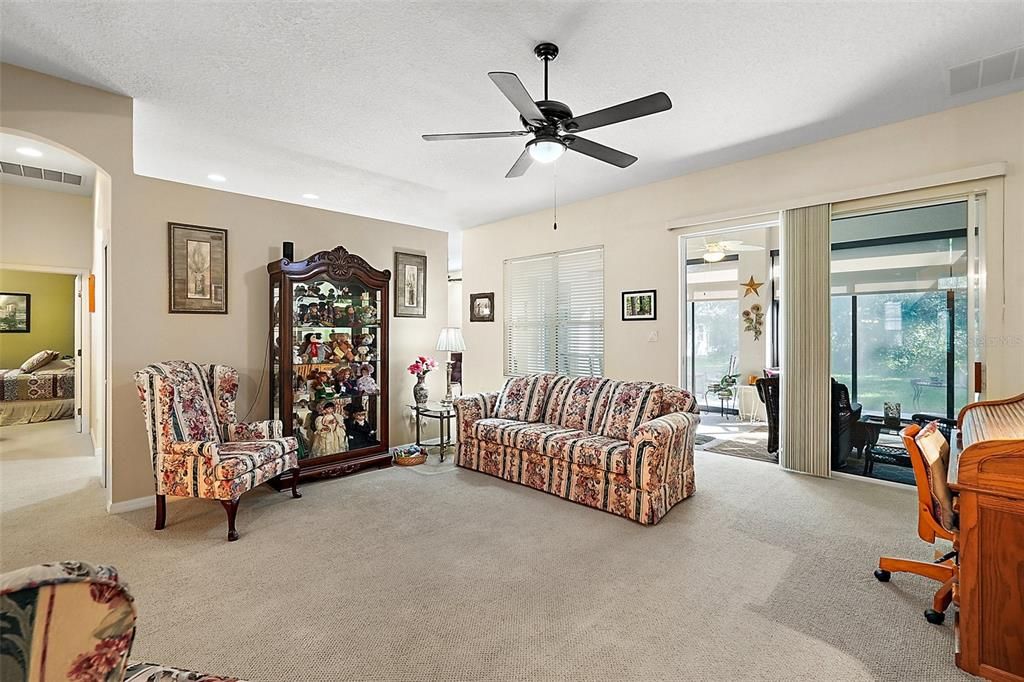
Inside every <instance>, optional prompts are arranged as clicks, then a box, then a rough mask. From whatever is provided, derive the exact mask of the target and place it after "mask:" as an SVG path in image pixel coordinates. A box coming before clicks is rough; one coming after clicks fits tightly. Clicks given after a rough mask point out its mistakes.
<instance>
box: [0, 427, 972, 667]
mask: <svg viewBox="0 0 1024 682" xmlns="http://www.w3.org/2000/svg"><path fill="white" fill-rule="evenodd" d="M4 431H6V430H4ZM9 434H10V432H7V433H3V434H0V437H3V438H5V441H4V442H3V445H4V447H5V452H4V455H3V457H2V460H0V462H2V465H3V471H2V472H0V473H2V474H3V477H2V484H0V485H2V489H0V492H2V494H3V515H2V517H0V524H2V525H0V533H2V535H0V543H2V554H0V568H2V569H3V570H9V569H12V568H15V567H20V566H24V565H27V564H31V563H36V562H41V561H48V560H55V559H82V560H86V561H91V562H103V563H110V564H113V565H115V566H117V567H118V568H119V569H120V571H121V573H122V575H123V577H124V578H125V580H126V581H128V583H129V584H130V585H131V587H132V591H133V593H134V594H135V596H136V599H137V601H138V606H139V611H140V619H139V631H138V636H137V637H136V643H135V648H134V651H133V658H136V659H139V658H141V659H150V660H155V661H160V662H164V663H170V664H175V665H180V666H184V667H189V668H193V669H199V670H205V671H209V672H220V673H224V674H234V675H239V676H244V677H247V678H250V679H253V680H264V681H267V682H271V681H279V680H280V681H293V680H331V681H334V680H396V681H413V680H416V681H418V680H573V681H576V680H616V681H618V680H870V679H884V680H928V681H929V682H935V681H938V680H957V679H966V676H964V675H963V674H962V673H960V672H959V671H958V670H957V669H956V668H955V667H954V665H953V655H952V649H953V637H952V627H951V622H952V618H949V619H948V621H947V624H946V625H944V626H933V625H929V624H928V623H926V622H925V621H924V618H923V617H922V616H921V612H922V611H923V610H924V609H925V608H926V606H927V605H928V600H929V599H930V593H931V590H932V589H933V588H934V586H933V585H932V584H930V583H929V582H928V581H926V580H924V579H922V578H916V577H912V576H894V578H893V581H892V582H891V583H889V584H887V585H883V584H880V583H878V582H876V581H875V579H874V578H873V577H872V576H871V571H872V569H873V568H874V564H875V561H876V559H877V557H878V555H879V553H892V554H896V555H902V556H910V557H918V558H928V557H929V556H930V549H929V548H928V547H926V546H925V545H924V544H923V543H921V542H920V541H918V540H917V539H916V536H915V532H914V528H915V524H914V498H913V496H912V493H911V491H909V490H898V489H893V488H889V487H883V486H879V485H872V484H869V483H861V482H857V481H850V480H832V481H828V480H821V479H814V478H809V477H805V476H797V475H790V474H785V473H782V472H781V471H779V470H778V469H777V468H776V467H775V466H773V465H770V464H766V463H762V462H756V461H751V460H744V459H740V458H735V457H721V456H716V455H711V454H705V453H698V455H697V464H696V466H697V486H698V492H697V494H696V496H695V497H693V498H691V499H689V500H687V501H685V502H683V503H682V504H681V505H680V506H678V507H676V508H675V509H673V510H672V511H671V512H670V513H669V515H668V516H667V517H666V519H665V520H664V521H662V523H661V524H659V525H658V526H655V527H653V528H645V527H642V526H639V525H636V524H634V523H631V522H629V521H625V520H623V519H620V518H617V517H615V516H612V515H610V514H605V513H602V512H599V511H594V510H591V509H587V508H585V507H581V506H578V505H575V504H572V503H570V502H566V501H564V500H561V499H558V498H556V497H553V496H549V495H545V494H542V493H539V492H536V491H533V490H530V489H528V488H524V487H521V486H516V485H511V484H507V483H504V482H502V481H499V480H497V479H494V478H491V477H488V476H485V475H483V474H478V473H474V472H469V471H464V470H461V469H459V470H457V469H454V468H452V467H451V466H450V462H446V463H445V464H444V465H440V464H438V463H436V461H432V463H431V465H429V466H427V467H424V468H422V469H397V468H395V469H387V470H382V471H375V472H370V473H366V474H360V475H357V476H353V477H349V478H347V479H335V480H330V481H323V482H319V483H313V484H309V485H306V486H305V487H304V488H303V492H304V495H305V497H304V498H303V499H301V500H292V499H291V498H290V497H289V496H288V495H287V494H285V493H280V494H278V493H274V492H273V491H271V490H269V489H261V490H258V491H255V492H253V493H250V494H249V495H248V496H246V497H244V498H243V501H242V506H241V509H240V511H239V529H240V531H241V534H242V537H241V539H240V540H239V541H238V542H236V543H232V544H229V543H227V542H225V541H224V514H223V511H222V510H221V508H220V506H219V505H218V504H216V503H214V502H204V501H196V500H185V501H181V502H175V503H173V504H171V505H170V506H169V510H168V512H169V524H168V527H167V529H166V530H165V531H162V532H160V533H156V532H154V531H153V530H152V514H151V512H150V511H148V510H147V511H139V512H134V513H130V514H124V515H121V516H108V515H107V514H106V513H105V512H104V511H103V509H102V497H103V495H102V491H101V490H100V489H99V488H98V487H96V486H95V480H89V479H87V478H85V477H82V475H81V472H82V471H84V470H85V469H84V468H83V465H82V463H81V462H80V461H77V460H76V458H75V457H69V459H68V462H69V463H70V464H69V466H68V467H66V468H65V469H58V471H65V470H66V471H68V472H70V473H69V475H71V474H77V475H78V476H79V477H78V478H77V479H76V480H77V483H75V484H71V483H68V482H67V481H65V482H61V483H59V484H53V485H49V484H47V482H46V478H47V477H52V476H54V475H55V474H54V471H55V469H54V467H53V466H52V462H53V461H54V458H53V453H52V452H51V453H50V454H46V453H41V454H40V455H39V459H38V461H34V460H33V455H32V450H33V448H32V447H21V448H11V443H10V441H11V440H12V439H11V438H10V437H9ZM16 435H17V436H18V437H25V438H29V437H31V436H25V435H24V434H23V433H18V434H16ZM14 440H17V438H15V439H14ZM66 440H67V442H69V443H71V442H73V441H74V438H72V437H70V435H69V437H68V438H67V439H66ZM75 447H78V448H79V449H81V446H74V447H73V446H72V445H69V446H68V448H69V451H70V450H74V448H75ZM10 452H14V453H15V454H14V455H10ZM141 456H145V455H143V454H142V453H140V457H141ZM78 459H81V458H78ZM434 459H436V458H434ZM76 462H77V463H76ZM37 470H38V471H40V472H44V473H42V474H38V475H37V474H34V473H33V472H34V471H37ZM14 490H18V491H20V492H18V493H17V494H13V492H14ZM33 500H34V501H33Z"/></svg>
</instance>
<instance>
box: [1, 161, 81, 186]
mask: <svg viewBox="0 0 1024 682" xmlns="http://www.w3.org/2000/svg"><path fill="white" fill-rule="evenodd" d="M0 171H3V172H4V173H6V174H8V175H20V176H22V177H24V178H35V179H36V180H49V181H50V182H62V183H64V184H66V185H78V186H79V187H81V185H82V176H81V175H75V174H74V173H65V172H64V171H59V170H51V169H49V168H37V167H36V166H27V165H23V164H20V163H14V162H12V161H0Z"/></svg>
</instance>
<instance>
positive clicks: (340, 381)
mask: <svg viewBox="0 0 1024 682" xmlns="http://www.w3.org/2000/svg"><path fill="white" fill-rule="evenodd" d="M334 390H335V391H337V393H338V395H357V394H358V393H359V387H358V384H357V383H356V380H355V379H353V378H352V370H351V369H349V368H348V367H337V368H335V370H334Z"/></svg>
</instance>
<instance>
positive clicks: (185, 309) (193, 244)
mask: <svg viewBox="0 0 1024 682" xmlns="http://www.w3.org/2000/svg"><path fill="white" fill-rule="evenodd" d="M167 236H168V246H167V252H168V253H167V256H168V268H167V269H168V278H169V280H170V281H169V283H168V289H169V291H168V293H169V296H170V302H169V306H168V309H169V312H172V313H214V314H220V315H225V314H227V312H228V231H227V230H222V229H220V228H217V227H201V226H199V225H183V224H180V223H167Z"/></svg>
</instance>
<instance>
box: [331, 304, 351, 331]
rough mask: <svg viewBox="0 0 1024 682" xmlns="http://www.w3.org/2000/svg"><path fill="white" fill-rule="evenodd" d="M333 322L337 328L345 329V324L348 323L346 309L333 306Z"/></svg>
mask: <svg viewBox="0 0 1024 682" xmlns="http://www.w3.org/2000/svg"><path fill="white" fill-rule="evenodd" d="M331 320H332V321H333V322H334V326H335V327H344V326H345V323H346V322H348V318H346V317H345V308H343V307H342V306H340V305H336V306H332V308H331Z"/></svg>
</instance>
